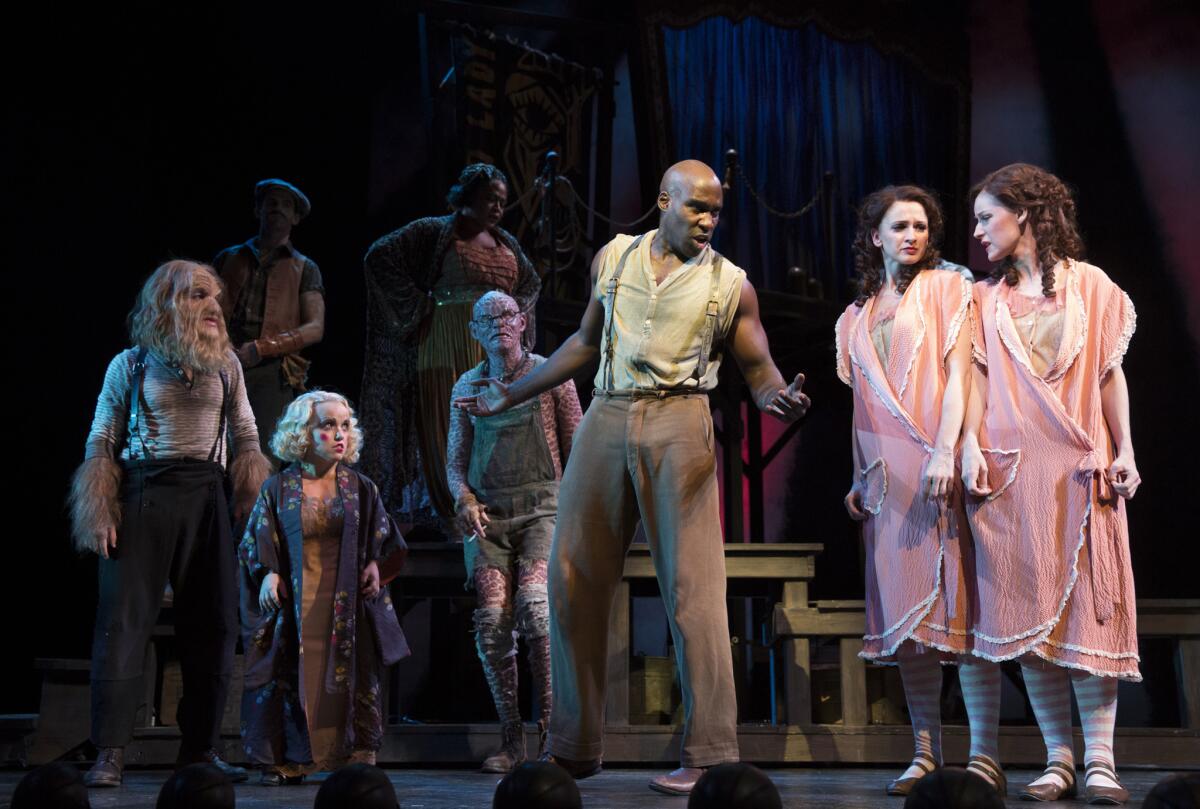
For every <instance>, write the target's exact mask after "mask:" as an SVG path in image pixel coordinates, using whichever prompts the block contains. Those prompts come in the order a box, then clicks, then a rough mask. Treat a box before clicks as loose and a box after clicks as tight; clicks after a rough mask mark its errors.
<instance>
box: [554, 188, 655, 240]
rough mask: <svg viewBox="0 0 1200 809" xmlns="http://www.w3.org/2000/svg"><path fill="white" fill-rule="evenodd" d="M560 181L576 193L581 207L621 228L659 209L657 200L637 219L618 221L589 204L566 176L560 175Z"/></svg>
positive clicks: (636, 222)
mask: <svg viewBox="0 0 1200 809" xmlns="http://www.w3.org/2000/svg"><path fill="white" fill-rule="evenodd" d="M558 182H560V183H566V186H567V188H569V189H571V193H572V194H574V195H575V201H576V202H578V203H579V207H580V208H583V209H584V210H585V211H587V212H588V213H590V214H591V215H592V216H594V217H596V218H597V219H599V220H601V221H602V222H607V223H608V224H610V225H612V226H613V227H616V228H618V229H621V230H624V229H625V228H631V227H633V226H634V225H637V224H639V223H641V222H643V221H645V220H646V219H647V218H649V216H650V215H651V214H652V213H654V212H655V211H656V210H658V203H657V202H656V203H654V204H653V205H651V206H650V210H648V211H646V212H645V213H644V214H642V215H641V216H639V217H638V218H637V219H634V220H633V221H632V222H618V221H616V220H615V219H610V218H608V217H607V216H605V215H604V214H602V213H600V212H599V211H597V210H596V209H595V208H593V207H592V206H590V205H588V204H587V203H586V202H585V201H584V199H583V197H581V196H579V192H578V191H576V190H575V186H574V185H573V184H572V183H571V181H570V180H568V179H567V178H566V177H559V178H558Z"/></svg>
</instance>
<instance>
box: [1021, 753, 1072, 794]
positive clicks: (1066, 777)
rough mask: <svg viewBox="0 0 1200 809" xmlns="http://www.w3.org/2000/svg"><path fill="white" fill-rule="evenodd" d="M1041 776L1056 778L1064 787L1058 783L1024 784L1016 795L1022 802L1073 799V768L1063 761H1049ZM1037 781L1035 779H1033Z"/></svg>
mask: <svg viewBox="0 0 1200 809" xmlns="http://www.w3.org/2000/svg"><path fill="white" fill-rule="evenodd" d="M1042 775H1043V776H1046V775H1054V776H1057V777H1058V779H1059V780H1060V781H1062V782H1063V783H1064V784H1066V786H1059V785H1058V783H1048V784H1026V785H1025V786H1024V787H1023V788H1022V789H1021V791H1020V793H1018V794H1019V795H1020V798H1021V800H1023V801H1057V800H1059V799H1060V798H1074V797H1075V791H1076V786H1075V767H1074V765H1071V764H1067V763H1066V762H1063V761H1051V762H1050V763H1049V764H1047V765H1046V769H1045V771H1044V772H1042ZM1034 780H1037V779H1034Z"/></svg>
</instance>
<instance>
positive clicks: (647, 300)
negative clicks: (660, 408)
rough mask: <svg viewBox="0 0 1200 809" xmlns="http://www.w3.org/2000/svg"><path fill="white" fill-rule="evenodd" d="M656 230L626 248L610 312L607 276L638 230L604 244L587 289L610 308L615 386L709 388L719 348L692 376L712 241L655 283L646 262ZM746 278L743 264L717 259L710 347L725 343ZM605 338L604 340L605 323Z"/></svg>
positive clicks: (601, 379) (603, 379) (601, 384)
mask: <svg viewBox="0 0 1200 809" xmlns="http://www.w3.org/2000/svg"><path fill="white" fill-rule="evenodd" d="M656 232H657V231H654V230H651V231H650V232H648V233H647V234H646V236H645V238H644V239H642V241H641V243H640V244H639V245H638V246H637V249H636V250H634V251H633V252H632V253H631V254H630V255H629V259H628V260H627V261H626V263H625V270H624V272H622V274H621V280H620V282H619V283H618V286H617V293H616V313H615V314H612V313H609V312H608V307H609V302H608V295H607V290H608V281H609V279H610V278H612V276H613V273H614V272H615V271H616V268H617V263H618V262H619V261H620V260H621V255H622V254H623V253H624V252H625V250H626V249H627V248H628V247H629V245H630V244H631V243H632V242H633V240H634V238H636V237H634V236H627V235H619V236H617V237H615V238H614V239H613V240H612V241H611V242H609V243H608V246H607V248H606V249H605V251H604V256H603V259H602V260H601V266H600V274H599V278H597V280H596V286H595V288H594V289H593V290H592V294H593V295H595V296H596V297H597V298H598V299H599V300H600V301H601V303H603V304H604V308H605V313H606V316H607V315H612V320H613V323H612V326H613V328H612V339H613V367H612V371H613V373H612V388H613V389H614V390H629V389H642V390H658V389H661V388H676V387H689V388H698V389H699V390H706V391H707V390H712V389H713V388H715V387H716V386H717V371H718V370H719V369H720V366H721V352H720V351H718V352H717V353H716V355H715V356H714V357H713V358H712V360H710V362H709V364H708V368H707V370H706V371H705V373H704V377H703V378H702V379H700V380H696V379H694V378H693V375H694V373H695V371H696V365H697V363H698V361H699V359H700V348H701V343H702V341H703V333H704V320H705V313H706V311H707V309H708V296H709V289H710V286H711V281H712V263H713V260H714V259H715V258H716V253H715V252H714V251H713V249H712V248H711V247H706V248H704V250H703V251H701V253H700V254H699V255H698V256H696V257H694V258H692V259H691V260H689V261H688V262H687V263H686V264H683V265H682V266H680V267H678V268H676V269H675V270H674V271H672V272H671V273H670V274H669V275H668V276H667V277H666V278H664V279H663V282H662V283H661V284H656V283H655V282H654V268H653V265H652V264H651V262H650V242H651V241H652V240H653V239H654V234H655V233H656ZM745 277H746V272H745V270H742V269H741V268H740V267H737V266H736V265H735V264H733V262H731V261H730V260H729V259H728V258H725V259H724V260H723V261H722V263H721V276H720V282H719V284H718V300H719V301H720V310H719V313H718V315H717V328H716V331H715V334H714V335H713V345H714V346H719V345H721V344H722V343H723V342H724V339H723V338H724V336H725V335H726V334H728V332H729V329H730V327H731V326H732V325H733V319H734V316H735V315H736V313H737V307H738V301H739V300H741V294H742V281H743V279H745ZM606 326H607V317H606ZM602 340H607V328H606V331H605V335H604V337H603V338H602ZM603 344H604V343H603V342H602V343H601V345H603ZM607 379H608V362H607V360H606V359H605V358H604V355H603V353H602V354H601V362H600V370H599V371H598V372H597V373H596V383H595V384H596V387H597V388H605V387H606V386H607V384H606V383H607Z"/></svg>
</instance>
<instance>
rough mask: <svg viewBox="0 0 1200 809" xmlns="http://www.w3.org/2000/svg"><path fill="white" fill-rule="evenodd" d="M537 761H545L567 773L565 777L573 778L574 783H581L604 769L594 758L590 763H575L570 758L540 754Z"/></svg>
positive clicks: (598, 760)
mask: <svg viewBox="0 0 1200 809" xmlns="http://www.w3.org/2000/svg"><path fill="white" fill-rule="evenodd" d="M538 761H547V762H549V763H551V764H557V765H558V766H560V767H562V768H563V769H564V770H566V771H567V775H569V776H571V777H572V778H574V779H575V780H576V781H581V780H583V779H584V778H591V777H592V776H593V775H596V774H597V773H599V772H600V771H601V770H603V769H604V768H603V767H602V766H601V764H600V759H598V758H594V759H592V760H591V761H575V760H574V759H570V758H561V757H559V756H556V755H554V754H553V753H542V754H541V755H540V756H538Z"/></svg>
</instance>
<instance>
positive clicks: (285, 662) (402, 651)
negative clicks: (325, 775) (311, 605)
mask: <svg viewBox="0 0 1200 809" xmlns="http://www.w3.org/2000/svg"><path fill="white" fill-rule="evenodd" d="M337 489H338V497H339V499H340V508H341V510H342V512H343V513H344V522H343V523H342V529H341V541H340V546H339V547H337V548H336V550H335V553H336V557H335V559H336V562H335V566H336V579H335V581H334V582H333V586H332V588H331V589H330V593H331V594H332V599H331V600H329V601H327V602H326V604H327V607H326V606H325V604H317V605H316V607H315V608H316V609H325V608H327V609H328V610H330V612H331V615H330V617H329V626H330V627H331V632H330V635H329V637H328V642H326V643H323V644H319V646H323V649H324V656H325V663H324V666H323V667H320V666H318V667H316V670H318V671H319V670H321V668H323V669H324V672H325V675H324V679H323V681H321V682H306V681H305V680H306V678H305V674H304V672H305V669H306V666H305V665H304V645H303V643H302V641H301V639H302V638H303V637H304V627H303V625H302V612H301V594H303V593H305V589H304V586H305V582H304V576H303V573H304V563H303V560H304V552H305V549H304V543H305V535H304V526H303V523H302V519H301V511H302V504H303V496H302V488H301V479H300V469H299V466H298V465H295V464H293V465H292V466H289V467H287V468H286V469H284V470H282V471H281V472H279V473H278V474H277V475H274V476H273V477H271V478H270V479H268V480H267V482H266V483H264V484H263V488H262V492H261V494H259V497H258V502H257V503H256V504H255V506H254V511H253V513H252V514H251V515H250V520H249V522H248V524H247V526H246V533H245V535H244V537H243V539H242V541H241V544H240V545H239V547H238V556H239V558H240V560H241V570H242V587H241V620H242V643H243V647H244V649H245V690H244V692H243V696H242V741H243V743H244V745H245V750H246V754H247V756H249V758H250V760H251V761H254V762H256V763H258V764H262V765H267V766H275V767H285V766H287V765H308V764H312V763H313V754H312V750H313V748H312V745H311V741H310V736H309V732H310V728H311V727H312V726H313V725H312V721H311V718H310V717H307V716H306V709H305V705H306V704H311V703H312V699H311V697H313V696H314V695H313V694H311V693H308V690H309V689H323V693H321V694H320V696H321V698H322V699H325V700H330V701H331V702H332V704H333V705H334V706H335V707H336V708H337V709H338V715H340V716H344V717H345V718H344V725H343V727H341V728H340V730H339V732H338V733H337V737H336V742H335V743H334V748H333V750H332V754H331V755H330V756H329V761H337V760H338V759H345V758H348V757H349V756H350V755H351V754H352V753H353V752H354V751H373V750H378V749H379V746H380V743H381V741H382V736H383V706H382V705H381V704H380V686H379V680H380V673H381V669H382V667H383V666H386V665H391V664H392V663H395V662H396V661H397V660H400V659H401V658H404V657H406V656H407V655H408V653H409V650H408V644H407V643H406V641H405V639H404V633H403V631H402V630H401V629H400V623H399V620H398V618H397V616H396V611H395V608H394V605H393V604H392V599H391V596H390V595H389V594H388V591H387V589H386V588H385V589H384V590H383V591H382V592H381V593H380V594H379V595H378V596H376V597H375V598H374V599H363V598H361V597H360V596H359V578H360V576H361V574H362V571H363V569H364V568H365V567H366V566H367V564H368V563H370V562H371V561H380V560H382V559H384V558H387V557H389V556H391V555H394V554H400V560H402V559H403V556H404V554H406V553H407V547H406V546H405V544H404V538H403V537H402V536H401V535H400V531H399V530H398V529H397V528H396V525H395V523H394V522H392V519H391V517H390V516H388V513H387V511H386V509H384V507H383V503H382V501H381V500H380V497H379V491H378V489H376V487H375V484H374V483H372V482H371V480H370V479H369V478H367V477H365V476H363V475H361V474H359V473H358V472H356V471H354V470H352V469H350V468H348V467H347V466H346V465H345V464H340V465H339V466H338V470H337ZM310 539H311V538H310ZM335 541H336V538H335ZM393 561H395V560H393ZM269 572H275V573H278V574H279V576H280V577H281V578H282V580H283V587H282V588H281V590H282V592H283V593H284V594H285V597H284V598H283V599H282V601H283V606H282V607H281V608H280V609H278V610H271V611H268V612H266V613H264V612H263V611H262V610H261V609H260V608H259V604H258V594H259V590H260V588H261V586H262V581H263V578H264V577H265V576H266V575H267V573H269ZM307 668H308V669H309V670H310V671H311V670H313V667H312V666H309V667H307ZM306 696H307V697H309V699H307V700H306ZM318 763H321V762H318ZM310 769H311V768H310Z"/></svg>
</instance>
